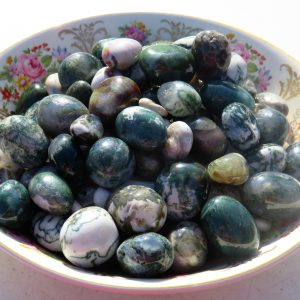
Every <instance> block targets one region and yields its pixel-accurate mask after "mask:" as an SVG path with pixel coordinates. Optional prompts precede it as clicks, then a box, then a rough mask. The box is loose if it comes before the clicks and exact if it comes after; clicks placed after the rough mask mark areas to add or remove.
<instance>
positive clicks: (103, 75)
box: [91, 67, 122, 90]
mask: <svg viewBox="0 0 300 300" xmlns="http://www.w3.org/2000/svg"><path fill="white" fill-rule="evenodd" d="M113 76H122V73H121V72H120V71H118V70H116V69H114V68H110V67H103V68H101V69H100V70H98V71H97V73H96V74H95V76H94V77H93V80H92V83H91V87H92V89H93V90H95V89H97V88H98V87H99V86H100V84H101V82H102V81H104V80H105V79H107V78H110V77H113Z"/></svg>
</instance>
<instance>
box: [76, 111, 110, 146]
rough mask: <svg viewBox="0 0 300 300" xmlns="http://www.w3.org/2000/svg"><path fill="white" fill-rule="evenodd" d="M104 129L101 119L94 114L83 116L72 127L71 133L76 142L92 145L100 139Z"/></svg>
mask: <svg viewBox="0 0 300 300" xmlns="http://www.w3.org/2000/svg"><path fill="white" fill-rule="evenodd" d="M103 132H104V128H103V125H102V122H101V120H100V118H98V117H97V116H95V115H93V114H87V115H82V116H80V117H79V118H77V119H76V120H75V121H74V122H73V123H72V124H71V126H70V133H71V135H72V136H73V137H74V138H75V140H76V141H78V142H79V143H82V144H86V145H91V144H93V143H94V142H96V141H97V140H98V139H100V138H101V137H102V135H103Z"/></svg>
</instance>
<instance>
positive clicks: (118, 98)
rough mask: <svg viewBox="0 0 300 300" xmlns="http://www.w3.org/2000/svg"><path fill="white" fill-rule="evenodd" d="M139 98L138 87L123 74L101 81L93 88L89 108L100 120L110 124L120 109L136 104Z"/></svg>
mask: <svg viewBox="0 0 300 300" xmlns="http://www.w3.org/2000/svg"><path fill="white" fill-rule="evenodd" d="M140 98H141V92H140V89H139V87H138V86H137V84H136V83H135V82H134V81H133V80H131V79H130V78H128V77H125V76H114V77H111V78H108V79H106V80H104V81H102V83H101V84H100V85H99V87H98V88H97V89H95V90H94V92H93V94H92V96H91V98H90V104H89V110H90V113H92V114H95V115H96V116H98V117H100V118H101V121H102V122H104V123H105V122H106V123H110V124H111V123H113V122H114V120H115V118H116V116H117V114H118V113H119V112H120V111H121V110H123V109H124V108H126V107H128V106H132V105H135V104H137V103H138V100H139V99H140Z"/></svg>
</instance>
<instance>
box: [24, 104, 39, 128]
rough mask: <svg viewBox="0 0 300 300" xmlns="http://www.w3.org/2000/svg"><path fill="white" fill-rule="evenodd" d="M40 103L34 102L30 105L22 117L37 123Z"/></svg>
mask: <svg viewBox="0 0 300 300" xmlns="http://www.w3.org/2000/svg"><path fill="white" fill-rule="evenodd" d="M39 104H40V101H38V102H35V103H34V104H33V105H31V106H30V107H29V108H28V109H27V110H26V112H25V114H24V116H25V117H27V118H29V119H30V120H32V121H34V122H36V123H38V115H37V114H38V108H39Z"/></svg>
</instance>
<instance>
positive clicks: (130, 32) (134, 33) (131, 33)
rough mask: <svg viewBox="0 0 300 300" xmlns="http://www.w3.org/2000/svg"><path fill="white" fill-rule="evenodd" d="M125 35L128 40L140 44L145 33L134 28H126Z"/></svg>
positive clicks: (144, 37)
mask: <svg viewBox="0 0 300 300" xmlns="http://www.w3.org/2000/svg"><path fill="white" fill-rule="evenodd" d="M125 35H126V36H127V37H128V38H130V39H134V40H137V41H138V42H140V43H142V42H143V41H144V40H145V39H146V35H145V33H144V32H142V31H141V30H140V29H139V28H137V27H135V26H131V27H128V28H127V29H126V31H125Z"/></svg>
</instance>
